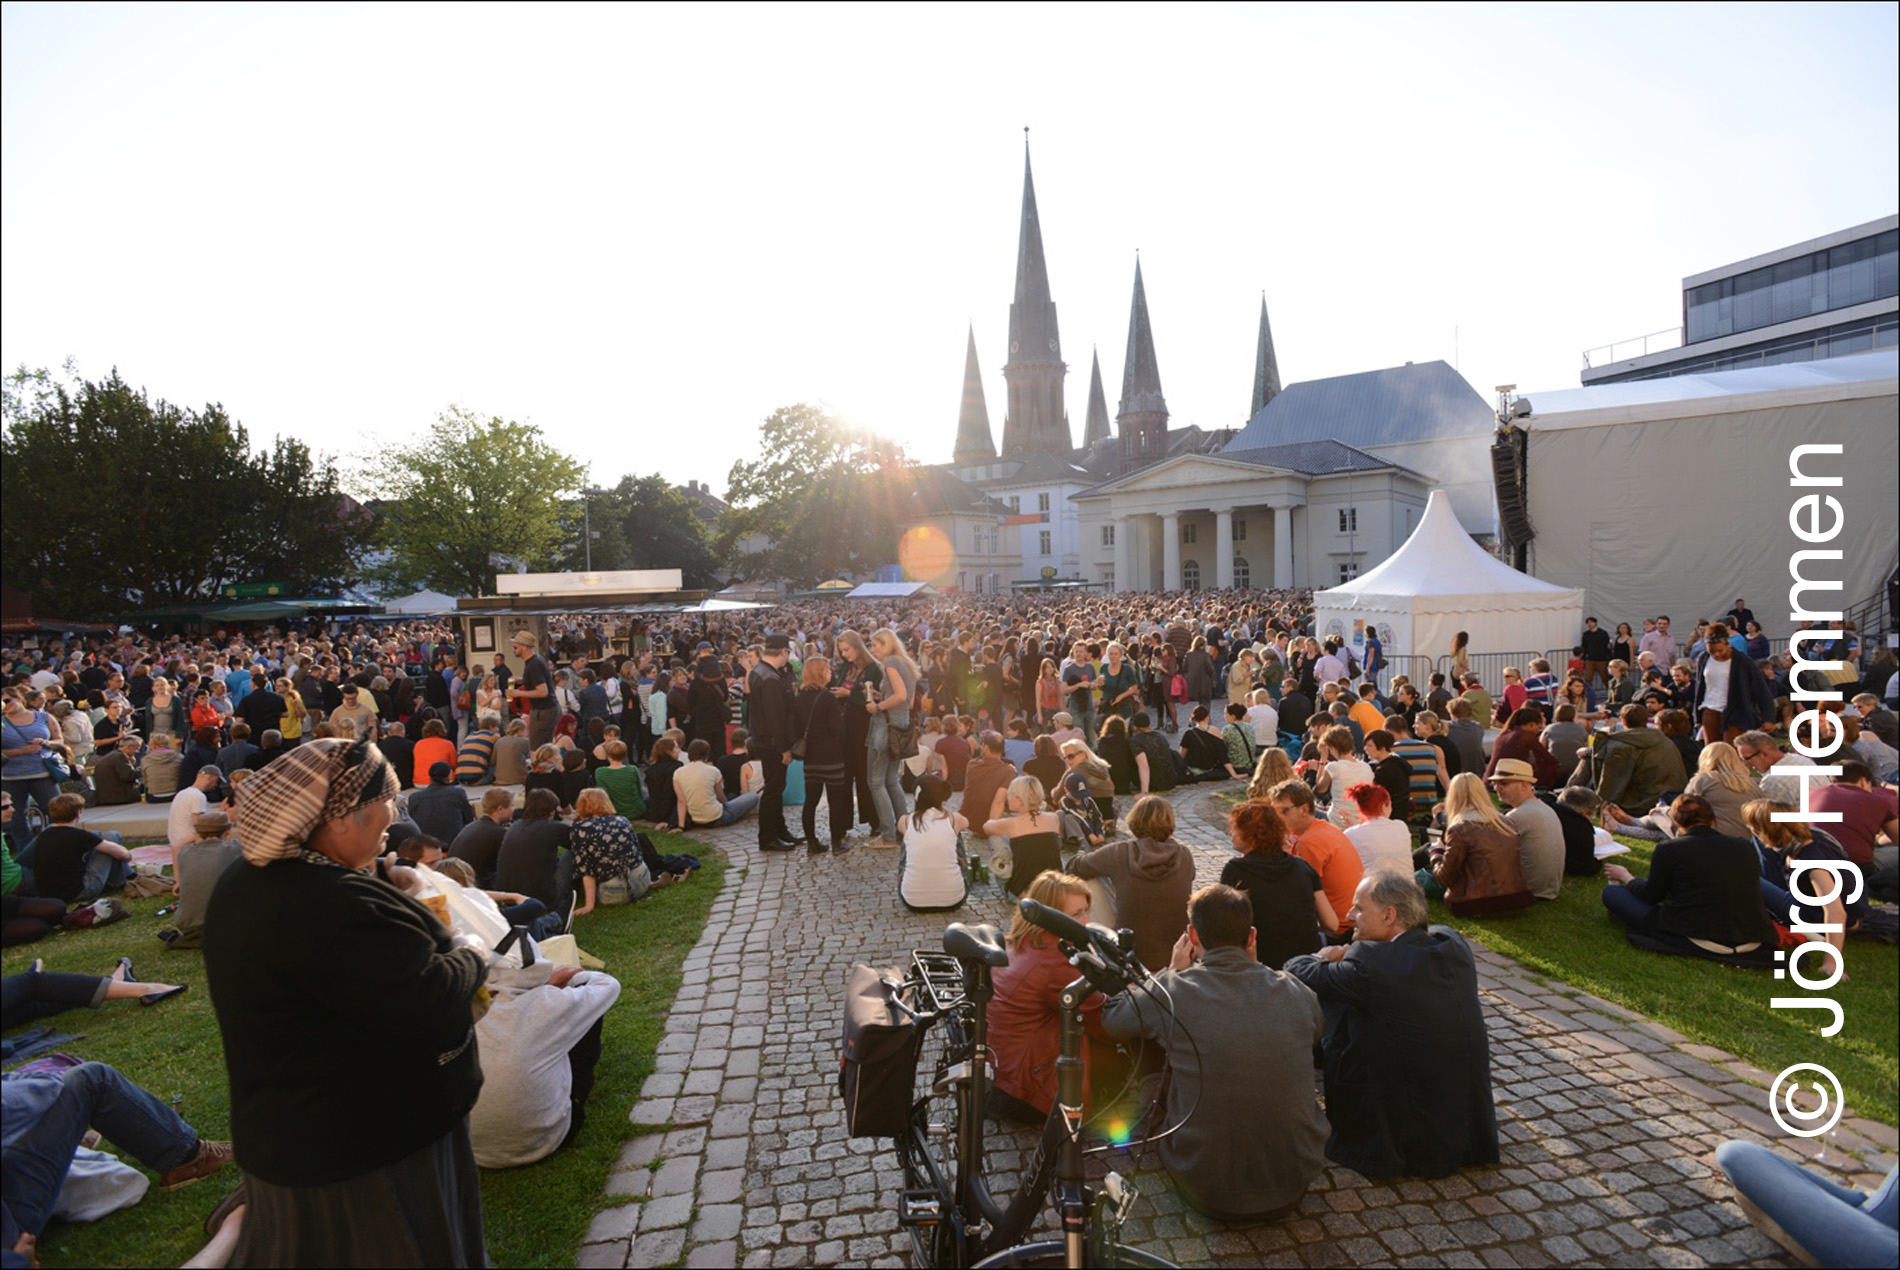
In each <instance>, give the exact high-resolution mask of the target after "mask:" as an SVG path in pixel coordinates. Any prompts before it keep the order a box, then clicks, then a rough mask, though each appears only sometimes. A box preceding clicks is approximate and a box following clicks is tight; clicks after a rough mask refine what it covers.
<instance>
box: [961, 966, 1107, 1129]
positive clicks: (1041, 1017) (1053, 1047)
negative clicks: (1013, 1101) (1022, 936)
mask: <svg viewBox="0 0 1900 1270" xmlns="http://www.w3.org/2000/svg"><path fill="white" fill-rule="evenodd" d="M1038 938H1039V939H1040V941H1041V946H1040V947H1038V946H1036V944H1035V943H1033V942H1028V941H1025V942H1024V944H1023V946H1022V947H1020V948H1017V949H1013V950H1012V951H1011V952H1010V954H1009V964H1008V965H1007V966H1004V967H1003V968H1002V969H1000V970H998V971H997V972H996V976H995V984H996V997H995V999H994V1000H992V1001H991V1002H990V1048H991V1050H992V1051H994V1052H995V1054H996V1087H997V1088H998V1089H1000V1090H1002V1091H1003V1092H1004V1093H1006V1094H1009V1095H1010V1096H1011V1097H1014V1098H1020V1099H1021V1100H1022V1101H1024V1102H1026V1103H1028V1104H1029V1105H1030V1106H1032V1107H1034V1108H1036V1109H1037V1110H1039V1111H1045V1112H1046V1111H1048V1110H1049V1108H1050V1107H1051V1106H1052V1105H1053V1104H1054V1103H1055V1100H1056V1059H1057V1058H1059V1057H1060V1056H1061V1054H1062V1016H1061V1012H1060V1009H1061V1007H1060V1003H1061V999H1062V990H1063V989H1064V988H1066V987H1067V986H1068V985H1069V984H1070V983H1072V982H1074V981H1075V979H1076V978H1077V977H1078V976H1079V972H1078V971H1077V970H1076V968H1075V967H1074V966H1071V965H1070V964H1069V962H1068V959H1067V958H1065V957H1064V956H1063V955H1062V954H1061V952H1059V951H1058V950H1057V949H1056V943H1055V940H1054V939H1053V938H1051V937H1050V936H1047V935H1043V936H1040V937H1038ZM1103 999H1104V998H1103V997H1102V994H1101V993H1099V992H1097V993H1094V994H1092V995H1091V996H1090V997H1089V998H1088V1000H1086V1001H1084V1002H1083V1003H1082V1024H1083V1027H1084V1028H1086V1029H1087V1031H1088V1034H1089V1035H1090V1036H1093V1037H1098V1038H1101V1039H1103V1040H1106V1039H1107V1038H1108V1034H1107V1033H1106V1032H1104V1031H1103V1030H1102V1001H1103ZM1088 1050H1089V1047H1088V1046H1087V1045H1084V1046H1083V1047H1082V1062H1083V1068H1082V1074H1083V1077H1084V1080H1085V1084H1084V1086H1083V1087H1084V1088H1085V1089H1086V1088H1087V1085H1086V1078H1087V1075H1088V1060H1089V1053H1088Z"/></svg>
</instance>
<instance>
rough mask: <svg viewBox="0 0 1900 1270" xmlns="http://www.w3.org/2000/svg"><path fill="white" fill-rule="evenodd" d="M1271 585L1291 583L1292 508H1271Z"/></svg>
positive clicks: (1282, 585)
mask: <svg viewBox="0 0 1900 1270" xmlns="http://www.w3.org/2000/svg"><path fill="white" fill-rule="evenodd" d="M1273 585H1274V586H1276V587H1280V588H1285V587H1290V586H1292V585H1293V509H1292V508H1291V507H1276V508H1274V509H1273Z"/></svg>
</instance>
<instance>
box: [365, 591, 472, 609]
mask: <svg viewBox="0 0 1900 1270" xmlns="http://www.w3.org/2000/svg"><path fill="white" fill-rule="evenodd" d="M383 612H385V613H404V614H407V613H415V614H431V613H453V612H455V597H454V596H452V595H444V594H442V592H440V591H429V590H422V591H417V592H414V593H413V594H410V595H405V596H403V597H402V598H401V599H399V600H385V601H383Z"/></svg>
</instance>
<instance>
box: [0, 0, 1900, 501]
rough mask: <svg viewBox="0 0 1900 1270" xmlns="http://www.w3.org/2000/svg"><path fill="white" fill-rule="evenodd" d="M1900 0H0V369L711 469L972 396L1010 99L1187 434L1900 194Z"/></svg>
mask: <svg viewBox="0 0 1900 1270" xmlns="http://www.w3.org/2000/svg"><path fill="white" fill-rule="evenodd" d="M1897 13H1900V9H1896V6H1894V5H1892V4H1876V5H1832V6H1830V5H1812V4H1802V5H1785V6H1755V5H1744V6H1730V7H1711V6H1688V7H1667V6H1659V5H1647V4H1644V5H1629V6H1608V7H1589V6H1579V5H1562V6H1557V5H1530V6H1505V5H1498V4H1483V5H1470V6H1430V5H1422V4H1421V5H1409V4H1408V5H1396V6H1391V7H1378V6H1358V5H1355V6H1338V7H1329V6H1313V7H1299V6H1281V5H1275V6H1260V7H1253V6H1247V7H1238V6H1222V7H1194V6H1189V5H1168V6H1146V5H1143V6H1133V5H1131V6H1123V7H1110V6H1083V7H1079V6H1073V5H1050V6H1045V7H1036V6H1029V5H1022V4H1010V5H991V6H980V5H964V6H952V7H942V8H933V7H925V6H908V5H875V6H874V5H862V4H854V5H844V6H837V7H826V6H809V5H797V6H793V5H784V6H763V5H756V6H738V7H730V8H713V7H702V6H694V5H677V6H675V5H642V6H636V7H629V8H609V7H607V6H591V5H590V6H580V7H575V8H562V7H560V6H556V5H548V4H540V5H533V6H512V5H497V6H480V7H466V6H454V5H447V4H443V5H431V6H426V7H411V8H406V7H402V6H395V5H383V6H373V7H353V6H347V5H340V4H339V5H329V4H326V5H314V6H296V5H247V6H231V7H198V6H177V5H166V4H140V5H132V6H111V5H59V6H51V5H26V4H18V5H16V4H9V5H6V6H5V7H4V41H3V42H0V53H3V56H4V82H3V84H0V87H3V90H4V110H3V111H0V140H3V142H4V144H3V146H0V217H3V219H0V232H3V233H4V239H3V242H0V247H3V251H4V260H3V261H0V304H3V309H0V364H4V365H5V366H6V367H7V368H11V367H13V366H15V365H17V364H20V363H25V364H27V365H28V366H49V367H57V366H58V365H59V364H60V363H61V362H62V361H63V360H64V359H65V358H66V357H68V356H69V355H70V356H72V357H74V358H76V359H77V364H78V369H79V371H80V373H81V374H82V375H84V376H86V377H88V378H96V377H98V376H100V375H103V374H105V373H106V372H107V371H108V370H110V369H111V367H112V366H114V365H117V366H118V367H119V368H120V371H121V372H122V374H123V375H124V376H125V377H126V379H127V380H128V381H130V382H132V383H133V384H135V385H143V386H145V387H146V388H148V389H149V390H150V392H151V393H152V394H153V396H154V397H165V398H168V399H170V400H172V401H175V402H179V403H183V404H189V405H201V404H203V403H204V402H206V401H221V402H222V403H223V404H224V405H225V407H226V408H227V409H228V410H230V411H231V412H232V413H233V414H234V415H235V416H236V417H237V418H238V419H240V420H241V421H242V422H243V423H244V424H245V425H246V426H247V427H248V428H249V429H250V431H251V433H252V436H253V438H254V439H255V440H264V439H267V438H269V437H270V436H272V435H273V434H277V433H287V434H292V435H295V436H298V437H301V438H303V439H305V440H307V441H309V442H310V443H311V444H312V445H313V446H315V447H316V448H318V449H320V450H323V451H326V452H328V453H332V454H336V455H338V456H339V457H341V458H342V459H343V460H344V461H345V462H346V463H350V462H355V461H359V460H360V459H361V458H362V457H363V456H364V455H366V454H368V453H371V452H373V451H374V449H375V447H376V446H377V444H378V443H379V441H383V440H397V439H404V440H406V439H408V438H411V437H413V436H414V435H415V434H416V433H417V432H418V431H420V430H421V429H423V428H424V427H426V426H427V425H428V423H429V422H430V420H431V419H432V418H433V417H434V416H435V414H436V413H437V412H438V411H440V410H441V409H442V408H443V407H445V406H446V405H448V404H449V403H452V402H453V403H460V404H463V405H466V406H468V407H470V408H471V409H474V410H477V411H479V412H481V413H483V414H500V415H505V416H508V417H512V418H519V419H526V420H531V421H533V422H535V423H537V424H539V425H541V426H542V427H543V428H544V429H545V430H546V431H547V433H548V435H549V436H550V438H551V439H552V440H553V441H554V443H555V444H557V445H559V446H562V447H563V448H566V449H568V450H570V451H572V452H574V453H577V454H579V455H581V456H582V457H583V458H585V459H586V460H587V461H588V462H589V463H590V464H591V465H592V470H591V475H592V477H593V479H595V480H596V481H603V482H611V481H613V480H615V479H617V478H618V477H619V476H620V475H622V474H623V473H627V472H636V473H645V472H650V471H655V470H657V471H660V472H663V473H665V474H666V475H667V476H668V477H670V478H672V479H673V480H675V481H682V482H683V481H685V480H688V479H699V480H704V481H707V482H709V483H710V484H711V486H712V488H713V490H714V491H715V492H723V491H724V488H725V477H726V473H727V471H728V470H729V468H730V466H731V464H732V462H733V460H734V459H735V458H736V457H740V456H743V455H744V454H745V453H746V452H747V451H748V450H749V448H750V447H751V446H752V445H753V444H754V443H755V441H756V429H757V425H758V423H759V421H760V420H761V419H763V418H764V417H765V416H766V415H767V414H769V413H770V412H771V411H772V410H773V409H774V408H775V407H777V406H779V405H784V404H790V403H792V402H797V401H820V402H824V403H827V404H828V405H830V406H831V407H833V408H834V409H836V410H838V411H839V412H841V413H843V414H845V415H846V416H847V417H849V418H851V419H852V420H854V421H856V422H859V423H861V424H864V425H866V426H869V427H872V428H875V429H876V430H877V431H879V432H880V433H883V434H885V435H887V436H892V437H895V438H896V439H898V440H899V441H901V442H902V443H904V444H905V446H906V447H907V448H908V449H909V450H910V451H911V453H912V454H913V456H915V457H917V458H919V459H922V460H924V461H932V462H939V461H945V460H947V459H948V457H949V451H950V447H951V444H952V441H953V439H954V436H955V429H956V419H957V409H958V405H959V399H960V391H961V384H962V376H963V352H964V333H965V326H966V323H969V322H974V324H975V330H976V341H977V351H978V354H979V356H980V357H981V358H982V360H983V363H984V368H985V384H984V387H985V391H986V393H987V395H988V401H989V409H990V421H991V425H992V431H993V432H994V433H995V434H996V435H997V436H999V437H1000V435H1001V432H1002V424H1003V411H1002V407H1003V402H1004V400H1005V398H1004V386H1003V377H1002V365H1003V362H1004V360H1005V357H1006V353H1007V349H1006V343H1007V329H1008V328H1007V324H1008V312H1009V301H1010V299H1011V294H1012V285H1013V279H1014V273H1015V263H1016V261H1015V254H1016V230H1017V214H1018V208H1019V206H1020V202H1021V196H1022V144H1023V136H1022V128H1023V126H1024V125H1025V124H1027V125H1030V126H1032V128H1033V131H1032V133H1031V143H1032V146H1033V152H1034V161H1035V172H1036V192H1037V197H1038V202H1039V204H1040V209H1041V213H1042V224H1043V233H1044V243H1045V246H1046V248H1047V254H1048V261H1049V273H1050V279H1051V285H1052V289H1053V291H1054V295H1055V300H1056V305H1057V310H1058V314H1059V317H1060V321H1061V327H1062V338H1063V344H1064V349H1065V353H1066V355H1067V356H1068V358H1069V359H1070V374H1069V379H1068V402H1069V416H1070V421H1071V425H1072V428H1073V430H1074V432H1075V434H1076V435H1077V436H1078V438H1079V436H1080V434H1081V430H1082V423H1083V416H1084V413H1085V411H1086V408H1087V393H1088V371H1089V363H1088V357H1089V350H1090V346H1091V345H1094V346H1096V347H1098V348H1099V349H1100V353H1101V358H1102V373H1103V378H1104V381H1105V383H1106V385H1107V389H1108V398H1109V408H1110V413H1111V415H1112V414H1113V413H1114V409H1115V402H1116V399H1117V397H1118V396H1119V389H1120V384H1121V373H1122V360H1123V353H1124V348H1125V345H1126V340H1127V329H1128V306H1129V292H1130V287H1131V283H1132V281H1133V275H1134V265H1135V253H1136V251H1137V249H1139V250H1140V253H1141V259H1142V263H1143V273H1144V277H1145V281H1146V283H1147V290H1148V298H1149V304H1150V312H1151V314H1152V316H1153V322H1154V331H1155V342H1156V348H1157V353H1158V357H1159V361H1160V367H1161V376H1162V385H1163V388H1164V389H1165V391H1166V393H1167V399H1168V403H1169V406H1170V408H1171V410H1172V412H1173V421H1174V422H1175V423H1176V424H1185V423H1198V424H1201V425H1202V426H1205V427H1222V426H1237V425H1239V424H1240V423H1242V422H1244V415H1245V411H1246V406H1247V402H1248V395H1249V392H1250V389H1251V384H1252V377H1253V348H1254V338H1255V331H1256V326H1257V320H1258V314H1259V307H1260V297H1261V293H1262V292H1263V291H1264V292H1265V293H1266V297H1267V303H1268V306H1269V309H1270V312H1271V316H1272V322H1273V330H1274V338H1275V343H1276V346H1277V348H1278V351H1279V357H1280V367H1281V374H1282V377H1283V379H1284V380H1285V381H1286V382H1294V381H1297V380H1302V379H1313V378H1318V377H1322V376H1326V375H1335V374H1343V373H1348V372H1353V371H1360V370H1370V369H1374V368H1378V367H1382V366H1390V365H1396V364H1398V363H1401V362H1405V361H1408V360H1410V361H1425V360H1429V359H1432V358H1444V359H1445V360H1447V361H1451V362H1454V363H1455V364H1456V365H1457V366H1458V367H1459V369H1460V370H1461V371H1462V372H1463V373H1464V375H1465V377H1466V378H1467V379H1468V380H1470V382H1471V383H1472V385H1473V386H1474V387H1476V388H1477V389H1478V391H1479V392H1480V393H1482V394H1484V395H1485V396H1486V397H1489V396H1490V395H1491V390H1492V388H1493V386H1494V385H1497V384H1500V383H1507V382H1510V383H1516V384H1517V385H1519V387H1520V389H1522V390H1524V391H1526V392H1530V393H1534V392H1535V391H1536V390H1537V389H1538V388H1540V387H1541V388H1570V387H1574V386H1576V384H1577V372H1578V369H1579V368H1580V366H1581V354H1582V351H1583V350H1584V349H1586V348H1592V347H1596V346H1599V345H1604V344H1608V343H1610V342H1612V341H1617V340H1623V339H1626V338H1629V337H1633V336H1638V335H1641V334H1644V333H1646V332H1651V331H1656V330H1660V329H1662V328H1665V327H1672V326H1675V325H1676V324H1678V323H1679V322H1680V320H1681V279H1682V277H1683V276H1684V275H1686V274H1690V273H1695V272H1698V271H1701V270H1703V269H1707V268H1711V267H1714V266H1717V265H1721V264H1726V263H1728V262H1730V261H1733V260H1738V259H1742V258H1744V257H1747V256H1751V255H1754V254H1757V253H1759V252H1763V251H1767V250H1771V249H1773V248H1776V247H1781V246H1785V245H1787V244H1789V243H1792V242H1797V241H1800V240H1801V239H1805V238H1809V237H1813V236H1816V235H1819V234H1823V233H1827V232H1830V231H1833V230H1836V229H1841V228H1845V227H1847V226H1850V225H1855V224H1859V223H1861V222H1863V221H1868V220H1872V219H1874V218H1875V217H1877V216H1882V215H1887V214H1890V213H1892V212H1893V211H1894V210H1895V208H1896V204H1897V203H1900V171H1897V160H1896V156H1900V127H1897V124H1896V120H1897V116H1900V108H1897V107H1896V102H1900V77H1897V75H1896V65H1897V62H1900V55H1897V54H1896V49H1897V48H1900V30H1897V29H1896V14H1897Z"/></svg>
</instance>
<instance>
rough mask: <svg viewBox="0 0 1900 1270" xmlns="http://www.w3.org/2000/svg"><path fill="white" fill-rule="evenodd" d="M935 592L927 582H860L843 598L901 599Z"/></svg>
mask: <svg viewBox="0 0 1900 1270" xmlns="http://www.w3.org/2000/svg"><path fill="white" fill-rule="evenodd" d="M936 593H937V590H936V588H935V587H933V586H931V585H930V584H929V583H928V582H860V583H859V584H858V585H857V586H856V587H855V588H853V589H852V591H851V593H850V594H849V595H847V596H845V598H846V599H847V600H889V599H899V600H901V599H906V598H908V597H910V596H913V595H935V594H936Z"/></svg>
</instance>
